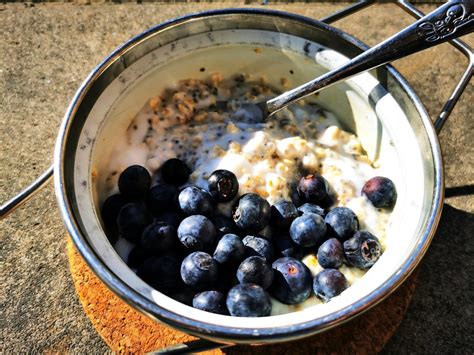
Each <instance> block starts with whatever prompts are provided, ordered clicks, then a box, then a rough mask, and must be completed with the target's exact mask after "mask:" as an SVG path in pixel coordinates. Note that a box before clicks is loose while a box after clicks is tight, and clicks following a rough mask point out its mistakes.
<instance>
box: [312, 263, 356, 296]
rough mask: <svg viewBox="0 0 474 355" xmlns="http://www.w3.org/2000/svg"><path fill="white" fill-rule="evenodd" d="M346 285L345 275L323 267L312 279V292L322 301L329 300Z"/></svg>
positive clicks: (347, 285) (346, 286) (347, 284)
mask: <svg viewBox="0 0 474 355" xmlns="http://www.w3.org/2000/svg"><path fill="white" fill-rule="evenodd" d="M348 287H349V283H348V282H347V279H346V277H345V276H344V275H343V274H342V273H341V272H340V271H339V270H336V269H324V270H323V271H321V272H320V273H318V274H317V275H316V276H315V277H314V280H313V290H314V294H315V295H316V297H318V298H320V299H321V300H323V301H324V302H329V300H330V299H331V298H333V297H336V296H338V295H339V294H340V293H341V292H342V291H344V290H345V289H346V288H348Z"/></svg>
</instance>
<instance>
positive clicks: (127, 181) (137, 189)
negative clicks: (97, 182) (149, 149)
mask: <svg viewBox="0 0 474 355" xmlns="http://www.w3.org/2000/svg"><path fill="white" fill-rule="evenodd" d="M150 185H151V176H150V173H149V172H148V170H146V168H144V167H143V166H141V165H132V166H129V167H128V168H126V169H125V170H124V171H123V172H122V173H121V174H120V176H119V179H118V188H119V190H120V193H121V194H122V195H123V196H124V197H125V198H127V199H128V200H130V201H133V200H136V199H140V198H142V197H143V196H145V195H146V193H147V192H148V190H149V189H150Z"/></svg>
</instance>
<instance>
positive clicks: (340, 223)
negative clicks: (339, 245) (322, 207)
mask: <svg viewBox="0 0 474 355" xmlns="http://www.w3.org/2000/svg"><path fill="white" fill-rule="evenodd" d="M324 221H325V222H326V227H327V229H328V233H329V235H331V236H333V237H336V238H337V239H339V240H340V241H341V242H343V241H345V240H347V239H349V238H351V237H352V236H353V235H354V233H355V232H356V231H357V230H359V220H358V218H357V216H356V214H355V213H354V212H353V211H352V210H351V209H350V208H347V207H335V208H333V209H332V210H330V211H329V212H328V214H327V215H326V217H325V218H324Z"/></svg>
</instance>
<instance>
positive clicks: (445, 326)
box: [0, 3, 474, 353]
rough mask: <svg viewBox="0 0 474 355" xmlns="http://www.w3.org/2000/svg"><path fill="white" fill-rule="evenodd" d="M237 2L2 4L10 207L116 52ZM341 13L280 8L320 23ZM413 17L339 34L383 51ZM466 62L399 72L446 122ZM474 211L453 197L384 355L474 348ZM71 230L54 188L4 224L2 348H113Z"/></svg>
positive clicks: (459, 128) (454, 160) (446, 136)
mask: <svg viewBox="0 0 474 355" xmlns="http://www.w3.org/2000/svg"><path fill="white" fill-rule="evenodd" d="M229 5H230V4H229V3H227V4H219V3H213V4H205V3H201V4H175V5H160V4H124V5H113V4H97V5H88V6H85V5H77V4H48V3H46V4H36V5H33V4H21V3H17V4H0V33H1V34H2V35H1V40H0V146H1V151H0V162H1V165H0V187H1V189H0V201H1V202H4V201H6V200H7V199H8V198H9V197H11V196H13V195H14V194H16V193H18V192H19V191H20V190H21V189H22V188H23V187H25V186H26V185H27V184H28V183H30V182H31V181H32V180H33V179H34V178H36V177H37V176H38V175H39V174H40V173H41V172H42V171H43V170H45V169H46V168H47V167H48V165H49V164H51V162H52V153H53V146H54V141H55V137H56V135H57V130H58V127H59V124H60V121H61V118H62V115H63V113H64V111H65V109H66V107H67V105H68V103H69V101H70V99H71V97H72V96H73V93H74V92H75V90H76V89H77V88H78V86H79V84H80V83H81V81H82V80H83V79H84V78H85V77H86V75H87V73H88V72H89V71H90V70H91V69H92V68H93V67H94V66H95V65H96V64H97V63H99V61H100V60H101V59H102V58H104V56H105V55H106V54H107V53H109V52H110V51H111V50H112V49H113V48H115V47H116V46H117V45H119V44H120V43H122V42H123V41H124V40H126V39H128V38H129V37H131V36H132V35H135V34H137V33H139V32H141V31H143V30H145V29H146V28H148V27H150V26H152V25H153V24H156V23H158V22H160V21H163V20H165V19H170V18H173V17H176V16H179V15H182V14H185V13H189V12H194V11H199V10H204V9H208V8H217V7H228V6H229ZM236 5H237V4H236ZM254 6H258V5H254ZM341 6H342V5H341V4H337V5H331V4H297V5H295V4H293V5H278V6H272V8H277V9H281V10H286V11H290V12H296V13H300V14H305V15H307V16H310V17H313V18H321V17H323V16H324V15H326V14H329V13H330V12H332V11H334V10H335V9H337V8H340V7H341ZM430 8H432V7H423V10H424V11H429V9H430ZM410 21H411V20H410V18H409V17H408V16H406V15H405V14H403V13H402V12H401V11H400V10H398V9H397V8H396V7H394V6H393V5H377V6H375V7H372V8H371V9H370V10H365V11H364V12H362V13H360V14H358V15H356V16H355V17H353V18H351V19H350V20H343V21H340V22H338V23H337V27H340V28H342V29H344V30H346V31H348V32H349V33H352V34H355V35H356V36H358V37H359V38H361V39H362V40H364V41H366V42H367V43H368V44H374V43H376V42H378V41H379V40H381V39H383V38H384V37H386V36H388V35H389V34H391V33H394V32H395V31H396V30H397V29H399V28H401V27H402V26H404V25H406V24H408V23H409V22H410ZM466 39H467V40H468V41H470V43H471V45H472V44H473V43H474V41H473V38H466ZM465 63H466V61H465V59H464V57H462V56H461V55H460V54H458V53H457V52H454V51H453V50H452V48H451V47H450V46H449V45H443V46H442V47H440V48H437V49H432V50H430V51H428V52H426V53H424V54H418V55H416V56H414V57H412V58H409V59H404V60H401V61H399V62H398V63H397V65H396V66H397V67H398V68H400V70H401V71H402V73H403V74H405V75H406V77H407V78H408V79H409V80H410V82H411V83H412V85H413V87H414V88H415V90H416V91H417V92H418V94H419V95H420V97H421V99H422V100H423V102H424V103H425V105H426V107H427V109H428V111H429V112H430V114H432V116H435V114H436V113H437V111H438V110H439V109H440V107H441V104H442V102H444V100H445V99H446V98H447V97H448V96H449V93H450V90H451V89H452V87H453V85H454V82H453V80H454V79H455V78H458V77H459V75H460V73H461V72H462V70H463V68H464V67H465ZM473 102H474V95H473V87H472V84H471V85H470V87H469V88H468V89H467V92H466V93H465V94H464V96H463V97H462V99H461V101H460V102H459V104H458V106H457V107H456V109H455V110H454V112H453V114H452V117H451V118H450V120H449V121H448V122H447V124H446V126H445V127H444V129H443V131H442V133H441V134H440V142H441V146H442V148H443V151H444V156H445V164H446V186H447V187H448V191H451V192H452V191H455V190H452V189H450V188H453V187H458V186H464V185H473V184H474V174H473V166H474V165H473V159H474V158H473V157H474V149H473V140H474V136H473V132H474V131H473V126H474V120H473ZM473 213H474V200H473V195H472V191H471V195H466V196H458V197H451V198H448V199H447V200H446V203H445V206H444V212H443V216H442V219H441V223H440V226H439V229H438V232H437V235H436V237H435V239H434V242H433V244H432V246H431V247H430V249H429V250H428V253H427V255H426V257H425V258H424V260H423V261H422V263H421V265H420V267H419V277H418V288H417V291H416V294H415V296H414V300H413V303H412V306H411V307H410V310H409V312H408V314H407V315H406V318H405V320H404V322H403V323H402V325H401V327H400V329H399V331H398V332H397V334H396V335H395V336H394V337H393V338H392V339H391V341H390V342H389V343H388V344H387V346H386V348H385V350H384V352H385V353H400V352H402V353H412V352H416V353H420V352H422V353H470V352H471V351H472V347H473V345H474V343H473V340H472V339H473V338H472V334H474V329H473V324H474V321H473V314H474V309H473V301H472V300H473V296H474V295H473V288H472V280H471V279H470V277H471V276H472V275H473V274H474V267H473V257H472V256H473V255H474V254H473V246H474V238H472V237H473V236H474V214H473ZM65 234H66V232H65V229H64V227H63V224H62V221H61V218H60V216H59V213H58V210H57V207H56V201H55V197H54V194H53V187H52V183H49V184H48V185H47V187H46V188H44V189H43V190H42V191H41V192H40V193H39V194H37V195H36V196H35V197H34V198H33V199H32V200H30V201H29V202H28V203H27V204H26V205H25V206H23V208H21V209H19V210H17V211H15V212H14V213H13V214H12V215H11V216H9V217H8V218H6V219H5V220H3V221H1V222H0V244H1V251H0V263H1V269H0V270H1V273H0V276H1V277H0V285H1V287H0V307H1V308H0V309H1V316H0V327H1V337H0V352H2V353H18V352H20V351H22V352H60V353H63V352H74V353H90V352H92V353H102V352H107V350H108V349H107V347H106V346H105V344H104V343H103V342H102V340H101V339H100V337H99V336H98V335H97V333H96V332H95V330H94V329H93V328H92V326H91V324H90V322H89V320H88V319H87V318H86V317H85V315H84V313H83V310H82V307H81V305H80V303H79V300H78V299H77V297H76V295H75V292H74V288H73V284H72V281H71V278H70V274H69V269H68V262H67V259H66V253H65ZM368 337H369V338H368V341H370V335H368Z"/></svg>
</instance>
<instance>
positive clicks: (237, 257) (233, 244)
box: [214, 234, 245, 264]
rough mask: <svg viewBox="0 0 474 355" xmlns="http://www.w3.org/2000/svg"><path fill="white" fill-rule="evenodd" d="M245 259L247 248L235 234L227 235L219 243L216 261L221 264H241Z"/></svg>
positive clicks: (215, 255) (215, 254) (215, 252)
mask: <svg viewBox="0 0 474 355" xmlns="http://www.w3.org/2000/svg"><path fill="white" fill-rule="evenodd" d="M244 257H245V246H244V243H242V240H241V239H240V238H239V237H238V236H237V235H235V234H225V235H224V236H222V238H221V239H220V240H219V242H218V243H217V247H216V250H215V251H214V259H215V260H217V262H219V263H220V264H235V263H240V262H241V261H242V260H243V259H244Z"/></svg>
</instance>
